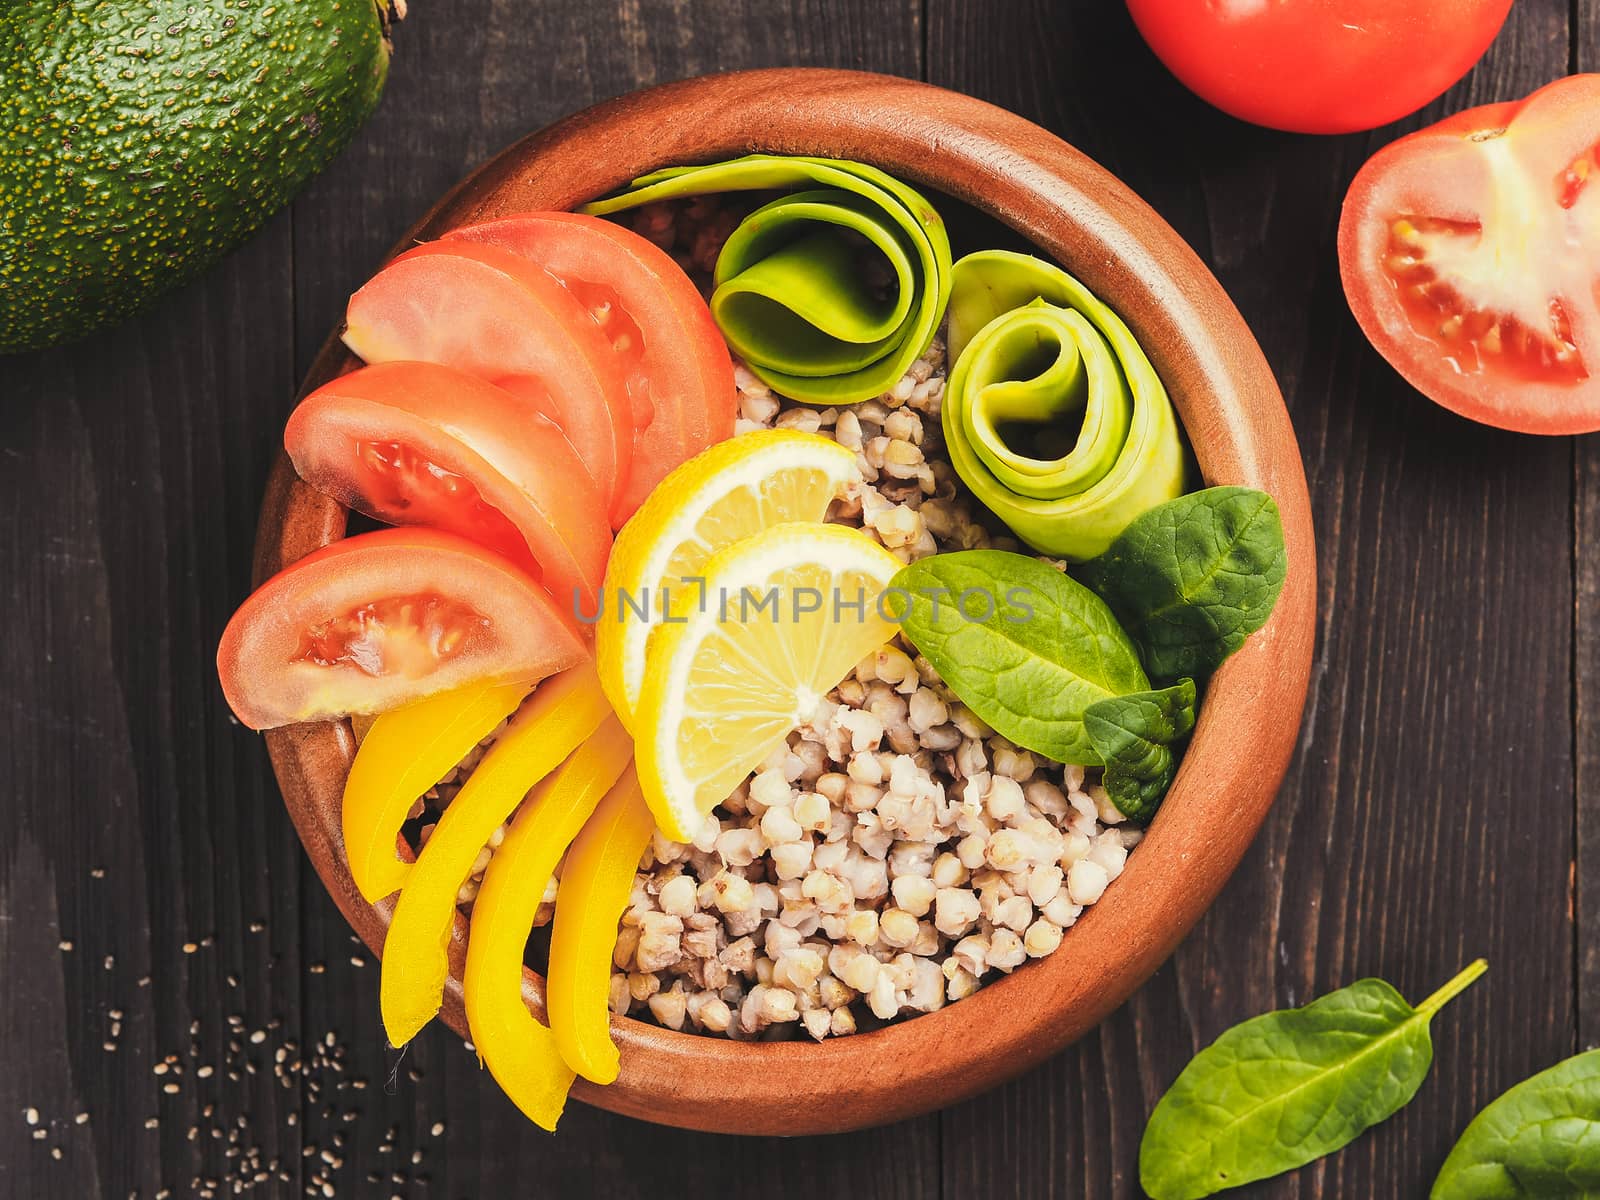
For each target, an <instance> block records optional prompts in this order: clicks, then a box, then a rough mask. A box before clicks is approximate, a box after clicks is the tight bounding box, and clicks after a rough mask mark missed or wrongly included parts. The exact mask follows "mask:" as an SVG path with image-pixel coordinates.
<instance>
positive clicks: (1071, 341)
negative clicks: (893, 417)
mask: <svg viewBox="0 0 1600 1200" xmlns="http://www.w3.org/2000/svg"><path fill="white" fill-rule="evenodd" d="M952 276H953V284H952V290H951V295H950V328H949V347H950V349H949V352H950V357H951V361H952V362H954V364H955V366H954V368H953V369H952V371H951V373H950V378H949V382H948V384H947V385H946V387H945V394H944V405H943V408H942V422H943V425H944V436H945V444H946V447H947V449H948V452H949V455H950V464H951V465H952V466H953V467H954V468H955V470H956V474H958V475H959V476H961V479H962V481H963V482H964V483H965V484H966V485H967V487H968V488H969V489H971V491H972V493H973V495H974V496H976V497H977V498H978V500H979V501H981V502H982V503H983V505H984V506H985V507H987V508H988V509H989V510H990V511H991V512H992V513H994V514H995V516H997V517H999V518H1000V519H1001V520H1002V521H1004V522H1005V523H1006V525H1008V526H1009V527H1010V528H1011V530H1012V531H1013V532H1014V533H1015V534H1016V535H1017V536H1018V537H1019V538H1021V539H1022V540H1023V541H1024V542H1026V543H1027V544H1028V545H1030V546H1032V547H1033V548H1034V549H1035V550H1038V551H1040V552H1041V553H1044V554H1050V555H1054V556H1056V557H1059V558H1068V559H1074V560H1081V559H1089V558H1094V557H1095V556H1096V555H1098V554H1100V553H1101V552H1102V551H1103V550H1105V549H1106V548H1107V547H1108V546H1109V545H1110V544H1111V542H1112V540H1113V539H1114V538H1115V537H1116V536H1117V534H1119V533H1121V532H1122V530H1123V528H1124V527H1125V526H1127V524H1128V523H1129V522H1130V521H1132V520H1133V519H1134V518H1135V517H1137V516H1138V515H1139V514H1140V513H1142V512H1144V511H1145V510H1146V509H1148V508H1153V507H1154V506H1155V505H1157V504H1162V503H1165V502H1166V501H1168V500H1171V499H1173V498H1175V497H1177V496H1179V495H1181V494H1182V493H1183V488H1184V455H1183V445H1182V443H1181V441H1180V440H1179V436H1178V422H1177V418H1176V417H1175V416H1174V415H1173V411H1172V404H1171V402H1170V401H1169V400H1168V399H1167V392H1166V389H1165V388H1164V387H1162V385H1161V380H1160V378H1159V377H1157V375H1156V372H1155V368H1154V367H1152V366H1151V365H1150V360H1149V359H1148V358H1146V357H1145V355H1144V351H1143V350H1141V349H1140V348H1139V343H1138V341H1137V340H1135V338H1134V336H1133V334H1132V332H1130V331H1129V329H1128V327H1127V326H1126V325H1124V324H1123V323H1122V320H1121V318H1120V317H1118V316H1117V315H1116V313H1114V312H1112V311H1111V310H1110V309H1109V308H1107V307H1106V306H1105V305H1104V304H1102V303H1101V302H1100V301H1099V300H1097V299H1096V298H1095V297H1094V296H1093V295H1092V294H1091V293H1090V292H1089V291H1088V289H1086V288H1085V287H1084V286H1083V285H1082V284H1081V283H1079V282H1078V281H1077V280H1076V279H1074V278H1072V276H1070V275H1068V274H1067V273H1066V272H1065V271H1063V270H1062V269H1061V268H1060V267H1057V266H1055V265H1054V264H1052V263H1048V262H1045V261H1044V260H1042V259H1038V258H1034V257H1032V256H1030V255H1027V254H1016V253H1013V252H1011V251H1009V250H984V251H980V252H978V253H976V254H969V255H967V256H966V257H965V258H963V259H962V260H961V261H960V262H958V263H956V264H955V267H954V269H953V271H952ZM1025 426H1036V427H1038V428H1037V434H1036V437H1035V438H1034V439H1032V441H1033V443H1034V444H1033V445H1030V446H1028V447H1027V449H1026V450H1021V449H1018V448H1016V447H1015V446H1014V445H1012V444H1008V442H1007V438H1008V437H1014V436H1015V431H1017V430H1018V429H1019V428H1021V427H1025ZM1058 446H1059V447H1060V452H1059V453H1056V448H1057V447H1058ZM1051 454H1054V455H1055V456H1054V457H1041V455H1051Z"/></svg>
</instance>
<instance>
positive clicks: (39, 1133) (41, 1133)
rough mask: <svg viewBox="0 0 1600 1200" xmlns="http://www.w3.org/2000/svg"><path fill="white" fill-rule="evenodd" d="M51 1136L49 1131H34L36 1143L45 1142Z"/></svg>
mask: <svg viewBox="0 0 1600 1200" xmlns="http://www.w3.org/2000/svg"><path fill="white" fill-rule="evenodd" d="M49 1136H50V1131H49V1130H48V1129H35V1130H34V1131H33V1140H34V1141H36V1142H42V1141H44V1139H45V1138H47V1137H49Z"/></svg>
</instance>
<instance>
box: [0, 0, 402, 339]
mask: <svg viewBox="0 0 1600 1200" xmlns="http://www.w3.org/2000/svg"><path fill="white" fill-rule="evenodd" d="M399 11H402V12H403V9H401V10H399ZM388 15H389V14H388V8H387V4H386V3H385V2H384V0H181V2H171V0H159V2H156V3H117V2H114V0H66V2H63V0H0V131H3V132H0V354H3V353H13V352H16V351H20V350H31V349H37V348H39V347H43V346H49V345H54V344H56V343H59V342H63V341H67V340H69V339H72V338H76V337H79V336H81V335H82V334H85V333H88V332H89V331H90V330H92V329H95V328H97V327H99V326H101V325H105V324H107V323H109V322H111V321H114V320H117V319H119V318H121V317H125V316H127V315H129V314H130V313H132V312H134V311H135V310H136V309H138V308H139V307H141V306H142V305H143V304H145V303H146V302H147V301H148V300H150V299H151V298H152V297H154V296H156V295H157V294H159V293H160V292H163V291H165V290H167V289H168V288H170V287H173V286H175V285H177V284H179V283H181V282H183V281H184V280H186V279H188V278H190V277H191V276H193V275H195V274H196V273H198V272H199V271H201V270H203V269H204V268H205V267H207V266H208V265H210V264H211V263H213V262H215V261H216V260H217V259H218V258H219V257H221V256H222V255H223V254H224V253H225V252H226V251H227V250H229V249H230V248H232V247H233V246H234V245H236V244H237V243H238V242H239V241H241V240H242V239H243V238H244V237H245V236H246V235H247V234H249V233H250V232H251V231H252V230H254V229H255V228H256V227H257V226H259V225H260V224H261V223H262V222H263V221H265V220H266V219H267V218H268V217H269V216H271V215H272V213H274V212H275V211H277V209H279V208H280V207H282V206H283V205H284V204H285V203H286V202H287V201H288V200H289V199H290V197H292V196H293V195H294V193H295V192H296V191H297V190H299V188H300V187H301V186H302V185H303V184H304V183H305V182H306V181H307V180H309V179H310V178H311V177H312V176H313V175H315V174H316V173H317V172H318V171H320V170H321V169H322V168H323V167H324V166H326V165H327V163H328V161H329V160H330V159H332V158H333V156H334V155H335V154H337V153H338V152H339V151H340V150H341V149H342V148H343V147H344V145H345V143H346V142H348V141H349V140H350V138H351V136H352V135H353V134H354V133H355V131H356V129H357V128H359V127H360V125H361V123H362V122H363V121H364V120H366V118H367V116H368V114H369V113H371V112H372V110H373V108H374V107H375V106H376V105H377V102H378V97H379V95H380V94H381V93H382V91H383V83H384V79H385V77H386V76H387V74H388V70H389V43H388V38H387V32H388V29H387V26H388Z"/></svg>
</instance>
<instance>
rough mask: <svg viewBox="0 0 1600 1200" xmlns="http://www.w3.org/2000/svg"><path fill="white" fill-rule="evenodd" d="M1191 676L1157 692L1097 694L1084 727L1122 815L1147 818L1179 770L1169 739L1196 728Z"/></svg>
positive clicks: (1179, 738)
mask: <svg viewBox="0 0 1600 1200" xmlns="http://www.w3.org/2000/svg"><path fill="white" fill-rule="evenodd" d="M1194 700H1195V691H1194V680H1192V679H1180V680H1179V681H1178V682H1177V683H1175V684H1173V685H1172V686H1171V687H1169V688H1162V689H1161V690H1160V691H1155V692H1134V693H1133V694H1132V695H1129V696H1116V697H1113V698H1112V699H1110V700H1097V701H1095V702H1094V703H1093V704H1091V705H1090V706H1089V707H1088V708H1086V709H1084V710H1083V731H1084V733H1086V734H1088V735H1089V744H1090V745H1091V746H1093V747H1094V751H1095V753H1096V754H1098V755H1099V756H1100V759H1101V761H1102V762H1104V763H1105V765H1106V770H1105V781H1104V782H1105V788H1106V791H1107V793H1109V795H1110V796H1111V803H1113V804H1115V805H1116V806H1117V809H1118V811H1120V812H1121V813H1122V815H1123V816H1125V817H1128V818H1130V819H1132V820H1135V821H1148V820H1149V819H1150V818H1151V817H1153V816H1155V815H1156V809H1157V808H1159V807H1160V805H1161V800H1162V797H1164V796H1165V795H1166V794H1167V789H1168V788H1169V787H1171V786H1172V779H1173V776H1175V775H1176V774H1177V773H1178V756H1177V755H1176V754H1174V753H1173V750H1172V747H1173V744H1174V743H1175V742H1177V741H1179V740H1181V739H1182V738H1184V737H1186V736H1188V733H1189V731H1190V730H1191V729H1193V728H1194Z"/></svg>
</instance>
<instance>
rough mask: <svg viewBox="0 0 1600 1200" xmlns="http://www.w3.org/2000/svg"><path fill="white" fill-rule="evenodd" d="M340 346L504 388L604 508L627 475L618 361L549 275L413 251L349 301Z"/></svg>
mask: <svg viewBox="0 0 1600 1200" xmlns="http://www.w3.org/2000/svg"><path fill="white" fill-rule="evenodd" d="M344 341H345V344H346V345H347V346H349V347H350V349H351V350H353V351H355V353H356V354H358V355H360V357H361V358H362V359H364V360H365V361H367V362H369V363H380V362H393V361H396V360H400V359H408V360H414V361H421V362H432V363H442V364H443V365H445V366H450V367H458V368H460V369H461V370H463V371H467V372H469V373H470V374H473V375H476V376H478V377H479V378H481V379H487V380H489V381H490V382H491V383H492V382H496V381H498V380H500V379H501V378H503V377H506V376H511V377H514V378H513V380H512V381H511V388H512V390H513V391H514V392H515V394H517V395H518V396H521V397H522V398H523V400H524V402H525V403H526V404H527V405H528V406H529V407H530V408H532V409H533V410H535V411H537V412H539V413H541V414H542V415H544V416H547V417H549V418H550V419H552V420H553V421H555V423H556V424H557V425H559V426H560V427H561V432H562V433H564V434H566V436H567V440H568V441H569V442H571V443H572V446H573V448H574V449H575V450H576V451H577V452H578V457H579V458H580V459H581V460H582V462H583V464H584V465H585V466H586V467H587V468H588V470H589V474H590V475H591V476H592V477H593V478H594V481H595V484H596V486H597V487H598V488H599V490H600V494H601V495H602V496H603V497H605V500H606V503H607V505H608V506H609V504H610V503H611V498H612V495H613V493H614V492H615V490H616V488H617V487H618V486H619V484H620V481H621V480H622V479H623V478H624V477H625V476H626V474H627V470H628V458H629V455H630V453H631V451H632V448H633V415H632V412H631V410H630V408H629V402H628V390H627V383H626V380H625V378H624V376H623V371H622V364H621V363H620V361H619V360H618V358H617V353H616V351H615V350H613V349H612V348H611V343H610V342H609V341H608V340H607V339H606V336H605V334H603V333H602V332H601V331H600V329H599V327H598V326H596V325H595V323H594V321H593V319H592V318H591V317H590V316H589V311H588V309H587V308H585V307H584V305H583V304H582V303H581V302H580V301H579V300H578V298H577V297H576V296H575V295H573V293H572V292H570V291H569V290H567V289H566V288H565V287H563V286H562V285H561V283H560V282H559V281H558V280H557V279H556V278H555V276H553V275H551V274H549V273H548V272H546V271H544V270H541V269H540V268H539V267H538V266H536V265H534V264H533V263H531V262H529V261H528V260H527V259H526V258H523V257H522V256H521V255H518V254H513V253H512V252H511V251H509V250H506V249H503V248H501V247H499V246H490V245H480V244H477V243H474V242H469V241H465V240H462V239H455V240H451V241H445V242H429V243H427V244H426V245H422V246H418V247H416V248H415V249H413V250H408V251H406V252H405V253H404V254H402V255H400V256H399V257H398V258H396V259H394V261H392V262H391V263H389V265H388V266H386V267H384V268H383V270H381V271H379V272H378V273H377V274H376V275H375V276H373V277H372V279H371V280H370V281H369V282H368V283H367V285H366V286H365V287H363V288H362V289H361V290H360V291H358V292H357V293H356V294H355V295H354V296H351V297H350V306H349V308H348V309H347V310H346V312H345V332H344Z"/></svg>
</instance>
